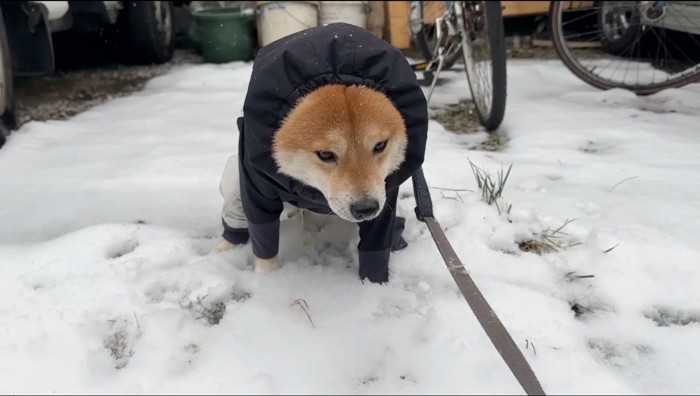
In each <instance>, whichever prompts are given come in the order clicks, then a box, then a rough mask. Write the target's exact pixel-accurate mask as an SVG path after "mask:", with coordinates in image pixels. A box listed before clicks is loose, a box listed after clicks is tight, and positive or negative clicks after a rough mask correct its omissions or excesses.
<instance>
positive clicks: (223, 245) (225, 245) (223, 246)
mask: <svg viewBox="0 0 700 396" xmlns="http://www.w3.org/2000/svg"><path fill="white" fill-rule="evenodd" d="M236 246H238V245H234V244H233V243H231V242H229V241H227V240H225V239H223V240H222V241H221V242H219V244H218V245H216V246H214V248H213V249H212V250H211V253H212V254H216V253H221V252H226V251H229V250H231V249H233V248H235V247H236Z"/></svg>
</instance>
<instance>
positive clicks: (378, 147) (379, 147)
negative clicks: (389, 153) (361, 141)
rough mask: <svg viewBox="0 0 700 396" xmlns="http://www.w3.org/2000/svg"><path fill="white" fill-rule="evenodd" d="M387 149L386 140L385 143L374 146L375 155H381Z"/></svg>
mask: <svg viewBox="0 0 700 396" xmlns="http://www.w3.org/2000/svg"><path fill="white" fill-rule="evenodd" d="M385 148H386V140H385V141H383V142H379V143H377V144H376V145H375V146H374V153H375V154H379V153H381V152H382V151H384V149H385Z"/></svg>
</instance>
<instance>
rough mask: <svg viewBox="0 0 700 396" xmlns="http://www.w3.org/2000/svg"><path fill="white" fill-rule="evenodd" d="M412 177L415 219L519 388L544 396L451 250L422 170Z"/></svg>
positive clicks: (535, 379) (529, 393)
mask: <svg viewBox="0 0 700 396" xmlns="http://www.w3.org/2000/svg"><path fill="white" fill-rule="evenodd" d="M412 178H413V190H414V192H415V196H416V216H417V217H418V220H420V221H423V222H425V224H426V225H427V226H428V230H430V234H431V235H432V237H433V240H435V244H436V245H437V248H438V250H439V251H440V254H441V255H442V258H443V259H444V260H445V264H446V265H447V269H448V270H449V271H450V274H451V275H452V278H454V280H455V283H457V287H459V291H460V292H462V295H463V296H464V298H465V299H466V300H467V303H468V304H469V307H470V308H471V309H472V312H474V315H475V316H476V318H477V320H478V321H479V323H480V324H481V327H483V329H484V331H486V335H488V336H489V338H490V339H491V342H492V343H493V345H494V346H495V347H496V350H497V351H498V353H499V354H500V355H501V357H502V358H503V360H504V361H505V362H506V364H507V365H508V367H509V368H510V371H511V372H512V373H513V375H515V378H516V379H517V380H518V382H519V383H520V386H522V387H523V389H524V390H525V393H527V394H528V395H544V394H545V393H544V390H543V389H542V386H541V385H540V382H539V381H538V380H537V377H536V376H535V373H534V372H533V371H532V368H531V367H530V365H529V364H528V362H527V360H526V359H525V356H523V354H522V352H521V351H520V349H519V348H518V346H517V345H515V342H514V341H513V338H512V337H511V336H510V334H508V330H506V328H505V326H503V323H501V320H500V319H498V316H496V313H495V312H494V311H493V309H491V306H490V305H489V303H488V302H487V301H486V299H485V298H484V295H483V294H481V291H479V288H478V287H476V284H475V283H474V280H473V279H472V277H471V276H469V273H468V272H467V270H466V268H464V265H463V264H462V262H461V261H460V259H459V257H457V253H455V251H454V249H452V245H450V242H449V241H448V240H447V237H446V236H445V233H444V232H443V231H442V228H441V227H440V224H439V223H438V222H437V220H435V217H433V203H432V200H431V198H430V191H429V190H428V184H427V182H426V181H425V176H424V175H423V169H421V168H419V169H418V170H416V171H415V172H414V173H413V177H412Z"/></svg>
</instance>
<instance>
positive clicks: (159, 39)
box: [0, 0, 189, 145]
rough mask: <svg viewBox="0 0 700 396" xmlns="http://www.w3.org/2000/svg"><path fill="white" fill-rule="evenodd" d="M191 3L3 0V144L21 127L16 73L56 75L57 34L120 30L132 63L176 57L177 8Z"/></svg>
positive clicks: (0, 21)
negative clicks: (16, 108) (15, 91)
mask: <svg viewBox="0 0 700 396" xmlns="http://www.w3.org/2000/svg"><path fill="white" fill-rule="evenodd" d="M188 3H189V1H185V0H180V1H2V2H0V124H1V125H0V129H2V133H0V145H1V144H2V142H3V141H4V136H5V134H7V133H8V131H9V130H11V129H14V128H15V127H16V122H15V118H14V111H13V110H14V104H13V103H14V100H13V84H12V80H13V76H16V75H37V74H47V73H53V72H54V71H55V69H56V53H55V51H56V46H55V39H56V35H57V34H65V32H73V33H75V34H79V35H82V36H89V35H99V34H103V33H104V32H105V31H106V30H110V31H112V32H115V37H116V38H117V39H118V41H119V43H120V44H121V45H122V47H124V48H128V51H123V52H124V54H125V55H127V57H128V61H130V62H136V63H163V62H167V61H169V60H170V59H171V58H172V56H173V49H174V40H173V35H174V31H173V13H174V7H178V6H182V5H184V4H188ZM74 47H79V44H75V46H74ZM73 50H77V51H85V50H83V49H81V48H74V49H73ZM88 56H90V54H88ZM125 60H127V59H125Z"/></svg>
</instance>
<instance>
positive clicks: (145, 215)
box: [0, 60, 700, 394]
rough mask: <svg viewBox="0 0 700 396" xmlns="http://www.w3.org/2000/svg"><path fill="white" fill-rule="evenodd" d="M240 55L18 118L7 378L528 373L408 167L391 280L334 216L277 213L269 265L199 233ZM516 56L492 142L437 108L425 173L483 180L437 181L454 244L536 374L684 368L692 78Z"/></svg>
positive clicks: (294, 384)
mask: <svg viewBox="0 0 700 396" xmlns="http://www.w3.org/2000/svg"><path fill="white" fill-rule="evenodd" d="M250 72H251V67H250V65H249V64H243V63H232V64H227V65H183V66H179V67H178V68H176V69H174V70H173V71H172V72H170V73H169V74H167V75H165V76H161V77H158V78H155V79H153V80H152V81H150V82H149V83H148V85H147V86H146V88H145V89H144V90H143V91H142V92H139V93H137V94H134V95H132V96H130V97H127V98H120V99H115V100H113V101H111V102H108V103H105V104H103V105H100V106H98V107H95V108H93V109H91V110H89V111H87V112H84V113H82V114H80V115H78V116H76V117H74V118H72V119H70V120H67V121H48V122H33V123H29V124H27V125H25V126H24V127H23V128H22V129H21V130H20V131H18V132H16V133H14V134H13V135H12V136H11V137H10V138H9V140H8V142H7V144H6V145H5V147H4V148H3V149H2V150H1V151H0V219H2V222H0V288H1V289H2V290H3V296H2V303H0V392H2V393H49V392H55V393H89V392H97V393H108V392H109V393H130V394H138V393H178V394H180V393H195V392H196V393H237V394H238V393H240V394H244V393H245V394H249V393H256V394H257V393H287V394H291V393H319V394H320V393H333V394H335V393H348V394H365V393H393V394H395V393H421V394H424V393H430V394H443V393H450V394H453V393H462V394H463V393H469V394H477V393H489V394H493V393H497V394H503V393H508V394H522V389H521V388H520V387H519V385H518V383H517V382H516V381H515V379H514V378H513V377H512V375H511V373H510V372H509V370H508V368H507V366H506V365H505V363H504V362H503V361H502V360H501V358H500V356H499V355H498V353H497V352H496V350H495V349H494V348H493V346H492V344H491V343H490V341H489V340H488V338H487V337H486V335H485V333H484V331H483V330H482V329H481V327H480V326H479V324H478V322H477V321H476V319H475V318H474V315H473V314H472V313H471V311H470V310H469V308H468V306H467V304H466V302H465V301H464V299H463V297H461V295H460V294H459V292H458V290H457V287H456V286H455V285H454V283H453V281H452V279H451V277H450V275H449V273H448V272H447V270H446V268H445V266H444V264H443V262H442V261H441V258H440V256H439V254H438V252H437V250H436V248H435V247H434V244H433V242H432V240H431V239H430V235H429V233H428V231H427V229H426V227H425V226H424V225H423V224H422V223H419V222H418V221H417V220H416V219H415V218H414V217H412V216H411V215H410V214H411V213H412V210H413V206H414V202H413V198H412V196H411V194H412V191H411V186H410V183H406V185H404V186H402V198H401V201H400V204H399V209H398V210H399V211H401V212H402V213H403V214H404V215H406V216H408V221H407V230H406V234H405V237H406V239H407V241H408V242H409V247H408V248H407V249H405V250H403V251H400V252H397V253H395V254H394V255H393V258H392V263H391V271H392V275H391V282H390V283H389V284H387V285H374V284H362V283H361V282H360V281H359V280H358V279H357V255H356V252H355V249H354V246H355V244H356V243H357V236H356V234H355V232H354V228H353V227H352V226H349V225H348V224H344V223H342V222H330V223H329V222H328V221H326V222H325V224H322V225H323V228H322V230H321V231H318V226H319V223H318V220H317V219H316V222H314V219H313V218H311V219H308V218H307V220H306V221H305V222H304V223H303V224H302V222H301V220H300V217H299V216H297V217H293V218H291V219H288V220H285V221H283V225H282V241H281V251H280V254H281V258H282V262H283V267H282V269H280V270H279V271H276V272H274V273H271V274H268V275H260V274H255V273H254V272H253V271H252V266H251V264H252V263H251V261H252V258H251V251H250V247H249V246H246V247H243V248H239V249H236V250H234V251H231V252H226V253H223V254H218V255H213V254H209V251H210V249H211V248H212V247H214V246H215V245H216V243H217V242H218V238H219V235H220V233H221V220H220V217H219V215H220V210H221V204H222V201H221V197H220V195H219V191H218V183H219V179H220V177H221V172H222V171H223V167H224V164H225V163H226V160H227V158H228V155H230V154H231V153H233V152H234V151H235V150H236V144H237V131H236V127H235V119H236V118H237V117H238V116H239V115H240V114H241V108H242V103H243V99H244V96H245V90H246V88H247V84H248V78H249V77H250ZM508 72H509V81H508V84H509V86H508V95H509V96H508V104H507V110H506V119H505V121H504V124H503V127H502V132H500V133H501V134H502V135H503V136H504V137H505V138H507V141H506V144H505V146H504V148H503V149H502V150H501V151H496V152H488V151H479V150H477V149H474V148H473V147H474V146H475V145H476V144H477V143H478V142H480V141H483V140H485V139H487V138H488V136H487V134H486V133H485V132H479V133H476V134H470V135H457V134H454V133H452V132H448V131H445V130H444V129H443V128H442V126H441V125H440V124H438V123H437V122H435V121H431V123H430V137H429V145H428V150H427V160H426V163H425V167H424V169H425V173H426V177H427V180H428V182H429V184H430V185H431V186H434V187H441V188H453V189H468V190H473V191H474V192H460V193H459V196H458V195H457V193H456V192H452V191H446V190H444V189H437V188H436V189H433V192H432V194H433V200H434V205H435V211H436V217H437V218H438V220H439V221H440V223H441V224H442V226H443V228H445V229H446V234H447V236H448V238H449V239H450V241H451V242H452V244H453V246H454V248H455V250H456V251H457V253H458V254H459V255H460V257H461V258H462V260H463V261H464V262H465V264H466V266H467V267H468V269H469V270H470V272H471V274H472V276H473V277H474V279H475V281H476V283H477V285H478V286H479V287H480V288H481V290H482V292H483V293H484V295H485V296H486V298H487V300H488V301H489V303H490V304H491V306H492V307H493V308H494V310H495V311H496V312H497V314H498V316H499V317H500V319H501V320H502V321H503V323H504V325H505V326H506V328H507V329H508V330H509V332H510V333H511V335H512V336H513V338H514V340H515V341H516V343H517V344H518V345H519V346H520V347H521V349H522V351H523V352H524V354H525V356H526V357H527V359H528V361H529V362H530V364H531V365H532V367H533V369H534V371H535V373H536V374H537V375H538V377H539V379H540V382H541V383H542V385H543V387H544V389H545V391H547V392H548V393H549V394H558V393H567V394H571V393H576V394H607V393H616V394H617V393H625V394H650V393H651V394H661V393H663V394H667V393H672V394H687V393H694V392H696V391H697V390H698V389H700V377H698V376H697V366H698V364H699V363H700V358H699V357H698V354H697V351H698V350H700V303H699V301H700V289H698V288H697V285H698V284H700V267H698V264H697V263H698V258H700V248H699V246H700V243H699V242H700V237H698V235H700V221H698V220H700V179H699V178H698V177H697V176H696V175H697V171H698V169H699V167H700V157H698V156H697V152H698V151H700V135H698V134H697V124H698V122H699V121H700V115H698V112H697V109H698V108H700V86H698V85H694V86H687V87H684V88H681V89H674V90H668V91H665V92H662V93H659V94H656V95H652V96H648V97H636V96H634V95H632V94H629V93H628V92H625V91H620V90H612V91H608V92H602V91H599V90H596V89H594V88H591V87H589V86H587V85H585V84H584V83H583V82H580V81H579V80H577V79H576V77H574V76H573V75H571V73H569V72H568V71H567V70H566V69H565V68H564V67H563V66H561V64H560V63H558V62H556V61H524V60H523V61H509V64H508ZM445 78H446V83H445V84H442V85H439V86H438V87H437V88H436V89H437V90H436V92H435V94H434V103H433V106H442V105H446V104H450V103H456V102H457V101H459V100H461V99H465V98H467V97H468V89H467V85H466V79H465V76H464V72H463V71H460V70H454V71H448V72H445ZM468 160H471V161H472V162H474V163H475V164H476V165H478V166H480V167H481V168H483V169H486V170H488V171H490V172H491V173H493V174H495V172H496V171H497V170H499V169H501V167H504V168H506V167H507V166H509V165H510V164H511V163H512V164H513V170H512V173H511V175H510V179H509V180H508V183H507V185H506V188H505V190H504V194H503V201H504V202H507V203H508V204H511V205H512V210H511V212H510V214H508V215H506V214H502V215H499V213H498V211H497V209H496V207H495V206H489V205H487V204H486V203H484V202H482V201H481V200H480V192H479V191H477V188H476V182H475V180H474V177H473V175H472V172H471V169H470V167H469V163H468ZM567 219H575V221H573V222H571V223H570V224H568V225H567V226H566V227H565V228H564V229H563V231H565V232H566V233H567V235H566V237H565V238H564V239H563V240H562V243H564V244H578V245H575V246H572V247H570V248H568V249H562V250H559V251H557V252H552V253H546V254H543V255H537V254H534V253H526V252H523V251H521V250H520V249H518V246H517V244H518V242H520V241H523V240H524V239H527V238H533V235H535V234H537V233H542V232H544V231H545V230H546V229H548V228H549V229H556V228H558V227H560V226H561V225H562V224H564V222H565V221H566V220H567ZM613 246H616V247H615V248H614V249H613V250H611V251H609V252H607V253H604V251H606V250H607V249H609V248H611V247H613ZM579 275H580V276H585V275H594V277H592V278H590V277H587V278H576V276H579ZM573 304H579V305H580V306H582V307H585V308H587V309H590V310H591V312H588V311H586V312H588V313H584V314H583V315H582V316H581V317H576V316H575V315H574V311H573V310H572V308H571V307H572V305H573ZM305 309H306V311H308V317H307V314H306V313H305ZM222 312H223V317H222V316H221V314H222ZM312 322H313V324H312ZM657 322H658V323H657ZM659 323H661V324H663V326H662V325H659ZM533 346H534V348H533Z"/></svg>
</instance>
